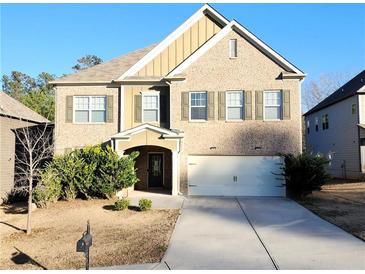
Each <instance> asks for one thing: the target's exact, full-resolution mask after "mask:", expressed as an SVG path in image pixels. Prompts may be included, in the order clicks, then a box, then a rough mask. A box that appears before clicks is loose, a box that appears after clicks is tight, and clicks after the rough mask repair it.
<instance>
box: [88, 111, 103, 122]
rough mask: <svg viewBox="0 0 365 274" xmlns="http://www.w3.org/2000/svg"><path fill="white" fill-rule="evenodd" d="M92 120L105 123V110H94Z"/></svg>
mask: <svg viewBox="0 0 365 274" xmlns="http://www.w3.org/2000/svg"><path fill="white" fill-rule="evenodd" d="M91 122H94V123H103V122H105V110H93V111H91Z"/></svg>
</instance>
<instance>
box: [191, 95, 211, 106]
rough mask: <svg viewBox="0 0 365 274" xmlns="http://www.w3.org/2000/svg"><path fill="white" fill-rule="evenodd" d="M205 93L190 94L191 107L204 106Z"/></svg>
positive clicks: (205, 100)
mask: <svg viewBox="0 0 365 274" xmlns="http://www.w3.org/2000/svg"><path fill="white" fill-rule="evenodd" d="M206 102H207V93H206V92H199V93H191V106H206Z"/></svg>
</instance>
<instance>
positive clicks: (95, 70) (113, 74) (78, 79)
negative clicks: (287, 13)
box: [51, 4, 305, 84]
mask: <svg viewBox="0 0 365 274" xmlns="http://www.w3.org/2000/svg"><path fill="white" fill-rule="evenodd" d="M203 16H209V17H210V18H213V19H214V20H215V21H216V22H217V23H219V24H220V25H221V26H222V27H223V29H221V30H220V31H219V32H218V33H217V34H216V35H215V36H213V37H212V38H211V39H210V40H208V42H210V41H211V40H213V39H214V40H213V41H215V42H217V41H218V39H219V38H220V39H221V38H222V37H223V35H219V34H220V33H221V32H227V30H232V29H233V30H234V31H236V32H237V33H239V34H240V35H242V36H243V37H245V38H246V39H247V40H248V41H249V42H250V43H251V44H253V45H254V46H256V47H257V48H259V49H260V50H261V51H262V52H263V53H264V54H265V55H266V56H268V57H269V58H271V59H272V60H273V61H275V62H276V63H278V64H279V65H280V66H282V67H283V68H284V69H285V70H286V71H287V72H290V73H292V74H293V75H291V76H292V77H299V78H303V77H304V76H305V74H304V73H303V72H302V71H301V70H299V69H298V68H297V67H295V66H294V65H293V64H291V63H290V62H289V61H287V60H286V59H285V58H284V57H282V56H281V55H280V54H278V53H277V52H276V51H274V50H273V49H272V48H270V47H269V46H268V45H266V44H265V43H264V42H263V41H261V40H260V39H259V38H257V37H256V36H255V35H253V34H252V33H251V32H249V31H248V30H247V29H246V28H244V27H243V26H242V25H240V24H239V23H238V22H236V21H235V20H232V21H228V20H227V19H226V18H225V17H224V16H223V15H221V14H220V13H218V12H217V11H216V10H215V9H213V8H212V7H211V6H209V5H208V4H205V5H203V6H202V7H201V8H200V9H199V10H198V11H197V12H195V13H194V14H193V15H192V16H190V17H189V18H188V19H187V20H186V21H185V22H184V23H183V24H182V25H180V26H179V27H178V28H177V29H176V30H175V31H173V32H172V33H171V34H169V35H168V36H167V37H166V38H165V39H164V40H162V41H161V42H160V43H158V44H154V45H152V46H149V47H146V48H143V49H140V50H137V51H134V52H132V53H129V54H126V55H123V56H121V57H118V58H116V59H113V60H111V61H109V62H105V63H102V64H100V65H96V66H94V67H91V68H89V69H85V70H82V71H80V72H78V73H76V74H72V75H67V76H64V77H62V78H60V79H58V80H56V81H53V82H51V84H62V83H70V84H72V83H83V82H88V83H98V82H99V83H105V82H107V83H111V82H113V81H115V82H122V81H126V80H128V79H129V78H131V77H135V74H136V73H137V72H138V71H139V70H140V69H142V68H143V67H144V66H145V65H147V64H148V63H149V62H150V61H151V60H153V58H155V57H156V56H157V55H158V54H160V53H161V52H162V51H163V50H165V49H166V48H167V47H168V46H169V45H170V44H171V43H172V42H173V41H174V40H176V39H177V38H178V37H179V36H180V35H181V34H183V33H184V31H186V30H187V29H188V28H190V27H191V26H192V25H193V24H194V23H196V22H197V21H198V20H199V19H200V18H202V17H203ZM227 33H228V32H227ZM217 36H218V37H217ZM208 42H207V43H205V44H204V45H203V46H202V47H201V48H203V47H204V48H205V49H207V46H206V44H208ZM201 48H199V50H197V51H196V52H195V53H194V54H192V55H191V56H190V57H189V58H187V59H186V60H185V61H184V62H182V63H181V64H180V65H179V66H178V67H180V69H179V70H176V71H175V69H176V68H175V69H173V70H172V71H171V72H170V73H169V74H168V76H169V77H170V78H171V77H173V76H175V75H178V74H179V73H180V72H181V71H182V69H181V68H183V67H184V66H186V64H185V65H184V63H186V62H187V63H188V64H189V62H191V61H192V60H196V58H195V57H193V56H194V55H195V56H196V55H197V54H196V53H197V52H198V51H199V52H200V54H202V53H204V52H205V51H204V50H201ZM188 60H190V61H188ZM174 71H175V72H174ZM157 80H161V79H157Z"/></svg>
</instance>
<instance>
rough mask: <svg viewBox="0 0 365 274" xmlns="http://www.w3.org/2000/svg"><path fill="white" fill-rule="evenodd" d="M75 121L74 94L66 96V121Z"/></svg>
mask: <svg viewBox="0 0 365 274" xmlns="http://www.w3.org/2000/svg"><path fill="white" fill-rule="evenodd" d="M72 122H73V96H70V95H69V96H66V123H72Z"/></svg>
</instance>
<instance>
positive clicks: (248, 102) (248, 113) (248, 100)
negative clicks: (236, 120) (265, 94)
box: [244, 90, 252, 120]
mask: <svg viewBox="0 0 365 274" xmlns="http://www.w3.org/2000/svg"><path fill="white" fill-rule="evenodd" d="M244 95H245V97H244V98H245V120H251V119H252V91H251V90H245V91H244Z"/></svg>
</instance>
